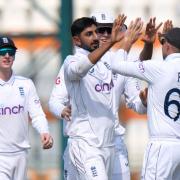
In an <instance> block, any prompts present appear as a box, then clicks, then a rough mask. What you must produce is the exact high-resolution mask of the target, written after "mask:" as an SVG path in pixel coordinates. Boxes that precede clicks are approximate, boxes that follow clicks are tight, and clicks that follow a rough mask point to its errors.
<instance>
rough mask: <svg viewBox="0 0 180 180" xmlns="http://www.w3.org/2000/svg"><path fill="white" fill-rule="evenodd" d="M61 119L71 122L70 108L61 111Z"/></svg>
mask: <svg viewBox="0 0 180 180" xmlns="http://www.w3.org/2000/svg"><path fill="white" fill-rule="evenodd" d="M61 117H62V118H63V119H65V120H66V121H71V106H67V107H65V108H64V109H63V110H62V113H61Z"/></svg>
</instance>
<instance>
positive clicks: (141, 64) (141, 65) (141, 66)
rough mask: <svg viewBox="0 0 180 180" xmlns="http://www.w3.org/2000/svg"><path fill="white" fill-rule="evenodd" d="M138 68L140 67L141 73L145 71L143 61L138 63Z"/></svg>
mask: <svg viewBox="0 0 180 180" xmlns="http://www.w3.org/2000/svg"><path fill="white" fill-rule="evenodd" d="M139 69H140V71H141V72H142V73H144V72H145V69H144V66H143V63H142V62H140V63H139Z"/></svg>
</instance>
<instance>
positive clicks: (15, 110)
mask: <svg viewBox="0 0 180 180" xmlns="http://www.w3.org/2000/svg"><path fill="white" fill-rule="evenodd" d="M23 111H24V106H21V105H20V104H19V105H17V106H13V107H8V106H7V107H2V106H1V107H0V115H11V114H20V113H22V112H23Z"/></svg>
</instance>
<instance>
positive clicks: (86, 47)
mask: <svg viewBox="0 0 180 180" xmlns="http://www.w3.org/2000/svg"><path fill="white" fill-rule="evenodd" d="M98 47H99V44H97V46H96V47H94V48H93V49H92V48H90V47H89V46H87V45H85V44H83V45H82V48H83V49H85V50H87V51H89V52H93V51H94V50H95V49H97V48H98Z"/></svg>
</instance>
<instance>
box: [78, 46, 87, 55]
mask: <svg viewBox="0 0 180 180" xmlns="http://www.w3.org/2000/svg"><path fill="white" fill-rule="evenodd" d="M75 52H76V53H80V54H84V55H88V54H89V53H90V52H89V51H87V50H85V49H83V48H80V47H78V46H75Z"/></svg>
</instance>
